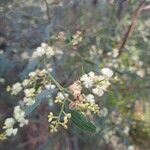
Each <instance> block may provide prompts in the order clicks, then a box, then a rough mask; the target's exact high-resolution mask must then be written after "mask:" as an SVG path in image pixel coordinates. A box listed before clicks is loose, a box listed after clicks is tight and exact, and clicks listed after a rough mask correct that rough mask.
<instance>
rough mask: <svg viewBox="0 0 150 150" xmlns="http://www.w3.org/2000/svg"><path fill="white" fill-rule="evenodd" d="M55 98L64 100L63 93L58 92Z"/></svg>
mask: <svg viewBox="0 0 150 150" xmlns="http://www.w3.org/2000/svg"><path fill="white" fill-rule="evenodd" d="M56 98H57V99H60V100H64V99H65V98H64V95H63V94H62V93H61V92H59V93H58V94H57V97H56Z"/></svg>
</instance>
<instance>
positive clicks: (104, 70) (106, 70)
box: [101, 68, 113, 78]
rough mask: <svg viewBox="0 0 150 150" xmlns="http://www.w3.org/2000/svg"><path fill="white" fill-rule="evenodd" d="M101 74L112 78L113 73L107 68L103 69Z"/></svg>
mask: <svg viewBox="0 0 150 150" xmlns="http://www.w3.org/2000/svg"><path fill="white" fill-rule="evenodd" d="M101 72H102V74H103V75H105V76H106V77H109V78H110V77H112V76H113V71H112V70H111V69H109V68H103V69H102V70H101Z"/></svg>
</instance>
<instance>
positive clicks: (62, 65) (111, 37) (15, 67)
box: [0, 0, 150, 150]
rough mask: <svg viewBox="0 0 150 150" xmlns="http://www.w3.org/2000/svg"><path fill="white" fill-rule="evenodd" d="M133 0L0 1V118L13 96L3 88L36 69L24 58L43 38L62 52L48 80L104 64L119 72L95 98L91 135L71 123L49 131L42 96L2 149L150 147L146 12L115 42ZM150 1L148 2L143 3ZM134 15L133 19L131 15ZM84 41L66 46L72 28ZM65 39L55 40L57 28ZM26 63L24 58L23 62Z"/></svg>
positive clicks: (149, 25)
mask: <svg viewBox="0 0 150 150" xmlns="http://www.w3.org/2000/svg"><path fill="white" fill-rule="evenodd" d="M139 4H140V1H137V0H0V121H1V124H2V123H3V120H4V119H5V118H6V117H7V116H9V115H10V114H11V112H12V108H13V106H15V105H16V103H17V102H18V99H20V97H19V96H18V97H15V96H14V97H12V96H10V95H9V94H8V93H7V92H6V86H7V85H10V84H12V83H14V82H16V81H19V80H21V79H22V78H24V76H26V75H27V73H28V72H29V71H31V70H33V69H34V68H35V66H36V65H35V62H29V58H30V56H31V54H32V52H33V51H34V49H35V48H36V47H37V46H39V45H40V44H41V43H42V42H46V43H49V44H51V45H53V44H56V45H57V46H58V47H59V48H60V49H61V50H63V52H64V54H63V56H62V57H61V58H60V57H56V58H55V59H54V60H53V62H52V65H53V68H54V75H55V78H56V79H57V80H58V81H59V82H60V83H61V84H63V85H64V86H67V85H69V84H71V83H72V82H73V81H74V80H75V79H78V77H79V76H80V75H81V74H82V72H83V71H84V72H88V71H91V70H93V71H96V72H98V70H99V69H100V68H101V67H111V68H112V69H113V71H114V73H115V75H117V76H118V82H117V83H114V84H113V86H112V87H111V89H110V91H109V92H108V93H106V94H105V95H104V97H103V98H101V100H100V102H99V104H100V105H101V106H103V107H106V109H105V110H103V115H102V117H100V118H99V117H96V118H93V120H94V122H95V124H96V126H97V131H96V133H95V134H91V133H86V132H83V131H80V130H79V129H77V128H76V127H74V126H72V125H70V129H68V130H67V131H65V130H62V131H60V132H59V133H57V134H55V135H51V134H50V133H49V132H48V128H47V116H46V115H47V113H45V112H48V110H49V109H57V108H55V107H52V106H50V108H49V106H46V105H45V103H46V102H43V103H42V105H41V106H40V107H38V108H37V109H36V111H34V113H33V114H32V116H31V123H30V125H28V126H27V127H25V128H24V129H21V131H19V134H18V135H17V136H15V137H12V138H10V139H9V140H7V141H4V142H1V143H0V149H2V150H5V149H6V150H7V149H8V150H18V149H22V150H24V149H25V150H27V149H29V150H32V149H33V150H34V149H39V150H51V149H54V150H93V149H94V150H95V149H96V150H99V149H102V150H133V149H137V150H149V149H150V98H149V97H150V94H149V93H150V92H149V91H150V76H149V75H150V66H149V65H150V59H149V58H150V50H149V47H150V42H149V38H150V18H149V16H150V12H149V9H143V10H142V11H141V13H140V15H139V16H138V18H137V20H136V22H134V23H135V24H136V26H135V28H134V31H133V32H132V34H131V36H130V37H128V40H127V42H126V43H125V45H124V47H123V50H122V51H121V54H120V55H119V56H118V57H116V53H117V52H116V48H117V47H118V45H119V44H120V42H122V40H123V37H124V35H125V33H126V31H127V30H128V28H129V25H131V23H132V20H133V18H134V17H135V16H133V14H134V12H135V10H136V9H137V8H138V7H139ZM148 5H150V4H149V2H148V0H147V1H144V6H143V7H146V6H148ZM132 17H133V18H132ZM77 30H79V31H81V32H82V36H83V40H82V42H81V43H80V44H79V45H78V46H77V47H74V48H72V47H71V46H70V40H71V38H72V35H73V34H74V33H75V32H76V31H77ZM62 31H63V32H64V33H65V36H66V43H65V45H62V43H56V42H55V38H56V37H57V35H58V34H59V32H62ZM28 62H29V63H28Z"/></svg>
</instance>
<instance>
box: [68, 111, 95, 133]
mask: <svg viewBox="0 0 150 150" xmlns="http://www.w3.org/2000/svg"><path fill="white" fill-rule="evenodd" d="M69 112H70V113H71V121H72V122H73V123H74V124H75V125H76V126H77V127H78V128H80V129H81V130H85V131H89V132H95V131H96V126H95V125H94V124H93V123H92V122H90V121H89V120H88V119H87V118H86V117H85V116H84V115H83V114H81V113H80V112H78V111H76V110H69Z"/></svg>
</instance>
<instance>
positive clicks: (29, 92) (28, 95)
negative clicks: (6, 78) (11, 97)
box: [24, 88, 35, 97]
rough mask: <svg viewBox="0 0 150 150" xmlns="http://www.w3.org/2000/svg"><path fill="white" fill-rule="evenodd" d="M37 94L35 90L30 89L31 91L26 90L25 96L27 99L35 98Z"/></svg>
mask: <svg viewBox="0 0 150 150" xmlns="http://www.w3.org/2000/svg"><path fill="white" fill-rule="evenodd" d="M34 93H35V89H34V88H30V89H25V90H24V94H25V96H26V97H33V96H34Z"/></svg>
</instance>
